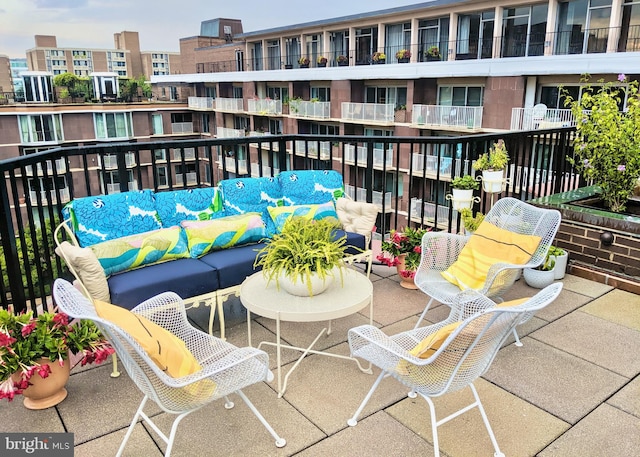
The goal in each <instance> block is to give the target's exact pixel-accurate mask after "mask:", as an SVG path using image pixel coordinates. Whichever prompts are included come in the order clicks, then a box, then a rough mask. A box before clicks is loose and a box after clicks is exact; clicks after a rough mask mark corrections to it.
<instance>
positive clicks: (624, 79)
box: [618, 73, 627, 83]
mask: <svg viewBox="0 0 640 457" xmlns="http://www.w3.org/2000/svg"><path fill="white" fill-rule="evenodd" d="M626 80H627V75H625V74H624V73H620V74H619V75H618V81H620V82H621V83H622V82H625V81H626Z"/></svg>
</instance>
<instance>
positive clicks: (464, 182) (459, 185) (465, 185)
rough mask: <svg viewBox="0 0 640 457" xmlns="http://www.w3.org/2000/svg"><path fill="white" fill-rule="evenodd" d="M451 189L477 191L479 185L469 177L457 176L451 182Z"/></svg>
mask: <svg viewBox="0 0 640 457" xmlns="http://www.w3.org/2000/svg"><path fill="white" fill-rule="evenodd" d="M451 187H452V188H454V189H461V190H478V188H479V187H480V183H479V182H478V181H476V180H475V178H474V177H473V176H471V175H464V176H458V177H456V178H453V181H451Z"/></svg>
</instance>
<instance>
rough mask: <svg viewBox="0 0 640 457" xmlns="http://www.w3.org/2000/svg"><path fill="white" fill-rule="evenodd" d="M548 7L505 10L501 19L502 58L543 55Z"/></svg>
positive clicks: (538, 6) (543, 5)
mask: <svg viewBox="0 0 640 457" xmlns="http://www.w3.org/2000/svg"><path fill="white" fill-rule="evenodd" d="M547 10H548V5H547V4H546V3H545V4H541V5H534V6H521V7H518V8H505V10H504V11H503V19H502V57H524V56H541V55H544V41H545V34H546V28H547Z"/></svg>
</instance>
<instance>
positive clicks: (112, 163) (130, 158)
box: [99, 152, 136, 170]
mask: <svg viewBox="0 0 640 457" xmlns="http://www.w3.org/2000/svg"><path fill="white" fill-rule="evenodd" d="M100 159H101V160H102V163H103V164H104V168H105V170H116V169H117V168H118V156H117V155H105V156H102V157H100ZM99 163H100V162H99ZM124 164H125V166H126V167H127V168H132V167H134V166H135V165H136V158H135V156H134V154H133V153H131V152H129V153H127V154H125V156H124Z"/></svg>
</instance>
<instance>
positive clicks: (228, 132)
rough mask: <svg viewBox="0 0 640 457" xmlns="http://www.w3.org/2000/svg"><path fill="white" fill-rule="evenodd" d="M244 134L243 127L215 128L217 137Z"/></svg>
mask: <svg viewBox="0 0 640 457" xmlns="http://www.w3.org/2000/svg"><path fill="white" fill-rule="evenodd" d="M243 136H245V131H244V129H230V128H227V127H218V128H217V129H216V137H217V138H242V137H243Z"/></svg>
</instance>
